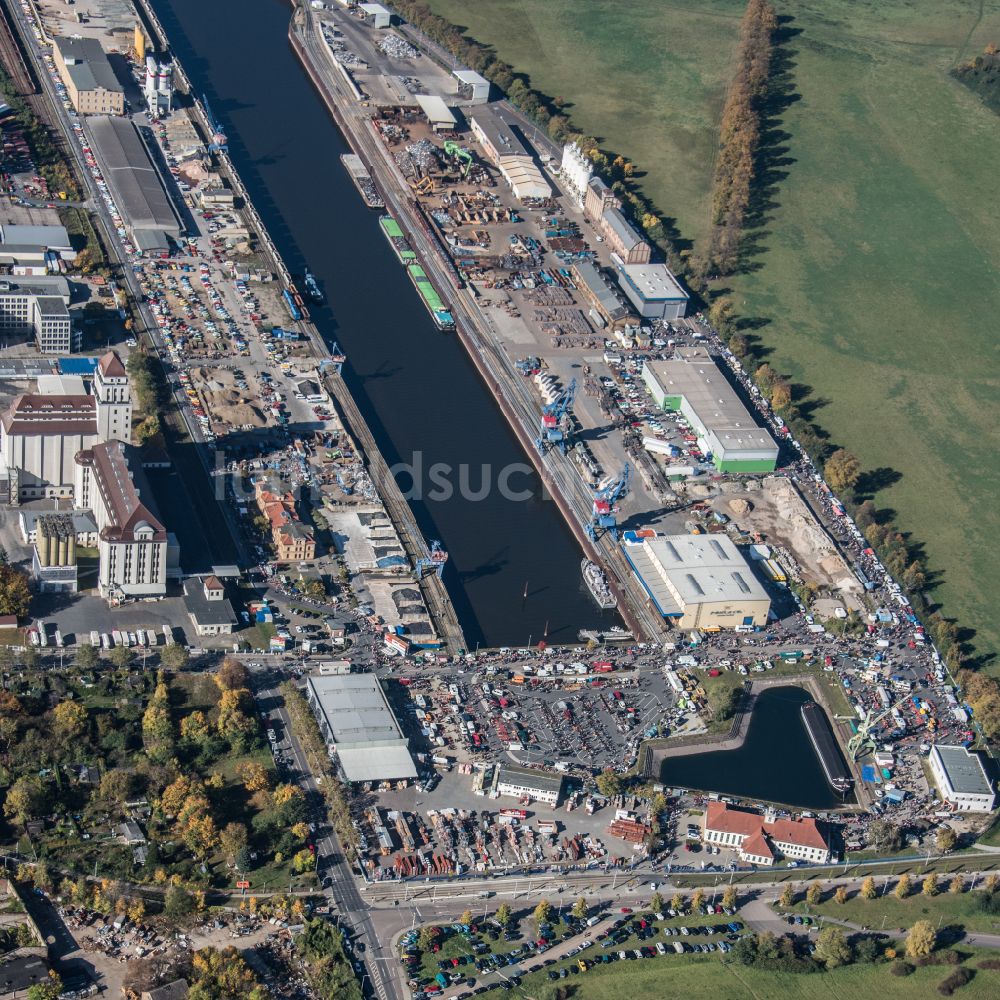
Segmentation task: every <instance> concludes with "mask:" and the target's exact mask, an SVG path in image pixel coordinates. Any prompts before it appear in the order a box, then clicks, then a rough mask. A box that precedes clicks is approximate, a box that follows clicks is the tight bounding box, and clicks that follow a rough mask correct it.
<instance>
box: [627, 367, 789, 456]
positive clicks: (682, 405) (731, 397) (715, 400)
mask: <svg viewBox="0 0 1000 1000" xmlns="http://www.w3.org/2000/svg"><path fill="white" fill-rule="evenodd" d="M642 378H643V381H644V382H645V383H646V387H647V388H648V389H649V391H650V393H651V394H652V397H653V401H654V403H655V404H656V405H657V406H659V407H660V408H661V409H663V410H678V411H680V413H681V414H682V415H683V416H684V418H685V419H686V420H687V421H688V423H689V424H690V425H691V427H692V429H693V430H694V432H695V434H697V435H698V447H699V448H700V449H701V451H702V452H703V453H704V454H706V455H711V456H712V460H713V462H714V463H715V467H716V468H717V469H718V470H719V471H720V472H734V473H741V472H773V471H774V468H775V466H776V465H777V463H778V446H777V444H775V442H774V439H773V438H772V437H771V435H770V434H769V433H768V432H767V431H766V430H765V429H764V428H762V427H760V426H759V425H758V424H757V422H756V420H755V419H754V418H753V416H752V414H751V413H750V412H749V410H747V408H746V407H745V406H744V405H743V402H742V401H741V400H740V398H739V396H737V395H736V390H735V389H733V387H732V386H731V385H730V384H729V381H728V380H727V379H726V376H725V375H724V374H723V373H722V372H721V371H720V370H719V367H718V365H716V363H715V360H714V359H713V358H712V357H711V355H710V354H709V353H708V352H707V351H705V350H703V349H701V348H691V349H686V350H679V351H678V352H677V357H676V359H675V360H673V361H647V362H646V363H645V364H644V365H643V368H642Z"/></svg>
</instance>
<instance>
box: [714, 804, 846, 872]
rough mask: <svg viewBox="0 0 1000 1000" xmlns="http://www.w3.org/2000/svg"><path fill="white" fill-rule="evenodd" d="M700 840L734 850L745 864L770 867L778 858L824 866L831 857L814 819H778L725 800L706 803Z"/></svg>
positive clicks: (768, 813) (769, 814) (769, 811)
mask: <svg viewBox="0 0 1000 1000" xmlns="http://www.w3.org/2000/svg"><path fill="white" fill-rule="evenodd" d="M702 839H703V840H704V841H705V843H706V844H714V845H716V846H718V847H725V848H729V849H731V850H734V851H736V852H737V854H738V855H739V857H740V860H742V861H746V862H747V863H748V864H752V865H761V866H763V867H767V868H769V867H771V866H772V865H773V864H774V863H775V861H776V860H777V859H779V858H790V859H794V860H797V861H808V862H810V863H811V864H818V865H824V864H828V863H829V862H830V860H831V859H832V855H831V852H830V847H829V845H828V844H827V842H826V838H825V837H824V836H823V831H822V829H821V828H820V826H819V824H818V823H817V822H816V820H815V819H812V818H811V817H803V818H802V819H790V818H781V819H779V818H778V817H777V816H776V814H775V813H774V812H773V811H771V810H768V812H766V813H765V814H764V815H763V816H762V815H761V814H760V813H757V812H752V811H751V810H749V809H734V808H732V807H731V806H729V805H727V804H726V803H725V802H709V803H708V808H707V809H706V810H705V818H704V825H703V829H702Z"/></svg>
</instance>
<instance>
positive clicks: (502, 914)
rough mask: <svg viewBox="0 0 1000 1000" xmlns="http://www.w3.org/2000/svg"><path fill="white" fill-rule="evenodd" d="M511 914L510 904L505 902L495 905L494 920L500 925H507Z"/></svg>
mask: <svg viewBox="0 0 1000 1000" xmlns="http://www.w3.org/2000/svg"><path fill="white" fill-rule="evenodd" d="M513 915H514V914H513V913H512V912H511V908H510V906H509V905H508V904H507V903H501V904H500V905H499V906H498V907H497V913H496V921H497V923H498V924H499V925H500V926H501V927H507V926H508V925H509V924H510V921H511V917H513Z"/></svg>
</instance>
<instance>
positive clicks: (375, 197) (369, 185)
mask: <svg viewBox="0 0 1000 1000" xmlns="http://www.w3.org/2000/svg"><path fill="white" fill-rule="evenodd" d="M340 162H341V163H342V164H343V165H344V169H345V170H346V171H347V172H348V174H350V177H351V180H352V181H354V186H355V187H356V188H357V189H358V192H359V193H360V194H361V197H362V198H364V201H365V204H366V205H367V206H368V207H369V208H385V202H384V201H383V200H382V195H380V194H379V190H378V188H377V187H376V186H375V182H374V181H373V180H372V176H371V174H370V173H368V168H367V167H366V166H365V165H364V162H363V161H362V159H361V157H360V156H358V155H357V154H356V153H342V154H341V157H340Z"/></svg>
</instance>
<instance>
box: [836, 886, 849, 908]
mask: <svg viewBox="0 0 1000 1000" xmlns="http://www.w3.org/2000/svg"><path fill="white" fill-rule="evenodd" d="M833 898H834V899H835V900H836V901H837V902H838V903H840V904H841V905H843V904H844V903H846V902H847V889H846V887H845V886H842V885H838V886H837V890H836V892H834V894H833Z"/></svg>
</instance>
